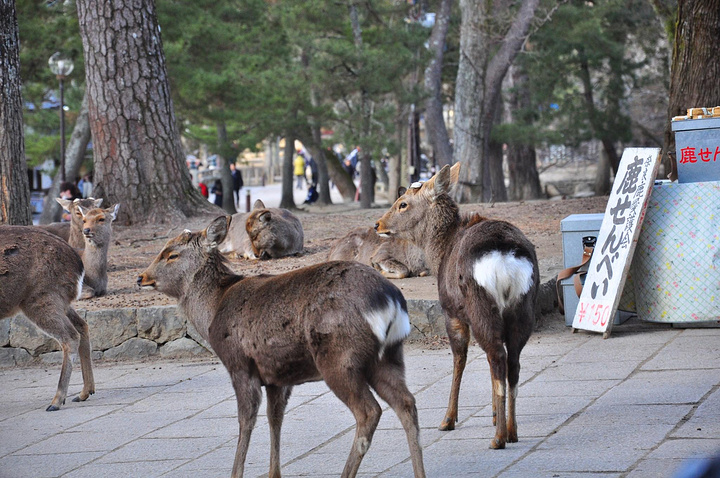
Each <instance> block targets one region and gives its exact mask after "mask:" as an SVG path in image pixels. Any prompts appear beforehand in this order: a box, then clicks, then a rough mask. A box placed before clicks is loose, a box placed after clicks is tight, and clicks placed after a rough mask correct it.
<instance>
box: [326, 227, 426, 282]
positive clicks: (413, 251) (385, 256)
mask: <svg viewBox="0 0 720 478" xmlns="http://www.w3.org/2000/svg"><path fill="white" fill-rule="evenodd" d="M328 260H331V261H332V260H344V261H357V262H361V263H363V264H367V265H370V266H372V267H374V268H375V269H376V270H377V271H378V272H380V273H381V274H382V275H383V276H385V277H387V278H388V279H405V278H406V277H415V276H418V277H424V276H426V275H428V274H430V271H429V269H428V266H427V264H426V262H425V251H423V250H422V249H420V248H419V247H417V246H416V245H414V244H412V243H411V242H409V241H406V240H404V239H399V238H397V237H389V238H385V237H381V236H379V235H378V234H377V233H376V232H375V230H374V229H373V228H372V227H368V228H365V227H358V228H355V229H353V230H352V231H350V232H349V233H348V234H347V235H346V236H344V237H341V238H340V239H338V240H337V241H336V242H335V244H333V246H332V248H331V249H330V252H329V253H328Z"/></svg>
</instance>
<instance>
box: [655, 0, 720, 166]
mask: <svg viewBox="0 0 720 478" xmlns="http://www.w3.org/2000/svg"><path fill="white" fill-rule="evenodd" d="M676 25H677V27H676V31H675V42H674V45H673V58H672V71H671V74H670V104H669V107H668V122H667V126H666V128H665V147H664V152H665V153H664V156H663V157H664V161H663V164H665V172H666V173H669V172H670V164H669V160H668V159H667V153H668V152H670V153H674V152H675V135H674V134H673V133H672V128H671V127H670V119H671V118H672V117H673V116H679V115H684V114H686V112H687V109H688V108H699V107H705V106H718V105H720V62H719V61H718V58H717V55H718V51H720V0H686V1H682V2H678V16H677V24H676Z"/></svg>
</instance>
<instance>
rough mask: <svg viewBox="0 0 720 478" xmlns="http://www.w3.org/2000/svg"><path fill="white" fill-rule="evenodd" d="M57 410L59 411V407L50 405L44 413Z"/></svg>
mask: <svg viewBox="0 0 720 478" xmlns="http://www.w3.org/2000/svg"><path fill="white" fill-rule="evenodd" d="M58 410H60V407H58V406H57V405H50V406H49V407H47V408H46V409H45V411H46V412H57V411H58Z"/></svg>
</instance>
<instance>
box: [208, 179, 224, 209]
mask: <svg viewBox="0 0 720 478" xmlns="http://www.w3.org/2000/svg"><path fill="white" fill-rule="evenodd" d="M210 192H211V193H213V194H214V195H215V200H214V201H213V204H215V205H216V206H220V207H222V205H223V187H222V181H220V180H219V179H216V180H215V184H213V187H212V189H211V190H210Z"/></svg>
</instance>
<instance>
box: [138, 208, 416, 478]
mask: <svg viewBox="0 0 720 478" xmlns="http://www.w3.org/2000/svg"><path fill="white" fill-rule="evenodd" d="M231 220H232V219H231V218H230V217H222V216H221V217H218V218H216V219H215V220H213V221H212V222H211V223H210V225H209V226H208V227H207V228H206V229H205V230H203V231H200V232H190V231H185V232H183V233H182V234H180V235H179V236H177V237H175V238H173V239H170V240H169V241H168V242H167V244H166V245H165V247H164V248H163V249H162V251H160V253H159V254H158V256H157V257H156V258H155V259H154V261H153V262H152V263H151V264H150V266H149V267H148V268H147V269H146V270H145V271H144V272H143V273H142V274H140V276H139V277H138V279H137V283H138V285H139V286H140V287H142V288H148V289H154V290H158V291H160V292H162V293H164V294H166V295H168V296H170V297H173V298H175V299H177V300H178V309H179V311H180V313H181V314H182V315H183V316H185V317H186V318H187V320H188V321H190V322H191V323H192V324H193V325H194V326H195V328H196V329H197V330H198V331H199V333H200V334H201V335H202V336H203V337H204V338H206V339H207V340H208V342H209V343H210V345H211V346H212V348H213V350H214V351H215V353H216V354H217V356H218V358H219V359H220V361H221V362H222V363H223V365H224V366H225V368H226V369H227V371H228V373H229V375H230V379H231V382H232V386H233V388H234V390H235V396H236V400H237V407H238V423H239V435H238V444H237V449H236V453H235V461H234V464H233V470H232V476H233V477H241V476H243V471H244V466H245V458H246V455H247V451H248V445H249V442H250V434H251V432H252V430H253V427H254V425H255V421H256V417H257V413H258V408H259V406H260V402H261V400H262V398H261V397H262V394H261V387H263V386H264V387H265V392H266V396H267V416H268V422H269V425H270V437H271V440H270V444H271V450H270V468H269V476H270V477H279V476H280V429H281V426H282V421H283V415H284V413H285V408H286V406H287V402H288V399H289V397H290V393H291V391H292V388H293V387H294V386H295V385H299V384H302V383H305V382H313V381H319V380H324V381H325V383H326V384H327V385H328V387H329V388H330V390H332V391H333V393H335V395H336V396H337V397H338V398H339V399H340V400H341V401H342V402H343V403H344V404H345V405H346V406H347V407H348V408H349V409H350V410H351V412H352V413H353V415H354V417H355V421H356V430H355V438H354V440H353V444H352V448H351V450H350V454H349V456H348V458H347V461H346V463H345V467H344V469H343V472H342V476H343V477H353V476H355V475H356V474H357V472H358V469H359V468H360V463H361V461H362V459H363V457H364V455H365V454H366V453H367V451H368V448H369V447H370V443H371V441H372V437H373V434H374V432H375V429H376V427H377V424H378V421H379V420H380V415H381V413H382V410H381V408H380V405H379V404H378V402H377V400H376V399H375V398H374V395H373V394H372V392H371V388H372V389H373V390H375V392H377V394H378V396H380V397H381V398H382V399H383V400H385V401H386V402H387V403H388V404H389V405H390V406H391V407H392V408H393V410H394V411H395V413H396V414H397V416H398V417H399V419H400V421H401V423H402V425H403V427H404V429H405V433H406V436H407V442H408V446H409V448H410V456H411V461H412V466H413V471H414V473H415V476H416V477H423V476H425V470H424V465H423V460H422V450H421V448H420V443H419V427H418V417H417V409H416V406H415V398H414V397H413V395H412V394H411V393H410V391H409V390H408V388H407V385H406V384H405V366H404V361H403V340H404V339H405V337H407V336H408V334H409V333H410V322H409V318H408V314H407V303H406V301H405V298H404V297H403V295H402V293H401V292H400V290H399V289H398V288H397V287H396V286H394V285H393V284H392V283H391V282H390V281H389V280H387V279H385V278H384V277H383V276H382V275H380V274H379V273H378V272H377V271H375V270H374V269H372V268H371V267H369V266H366V265H363V264H360V263H358V262H342V261H333V262H325V263H320V264H315V265H311V266H308V267H304V268H300V269H296V270H293V271H291V272H287V273H284V274H280V275H259V276H249V277H245V276H242V275H236V274H234V273H233V272H232V271H231V270H230V269H229V268H228V266H227V259H226V258H225V257H224V256H223V255H222V254H221V253H220V252H219V251H218V244H220V243H222V241H223V240H224V239H225V238H226V235H227V231H228V225H229V223H230V222H231Z"/></svg>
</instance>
